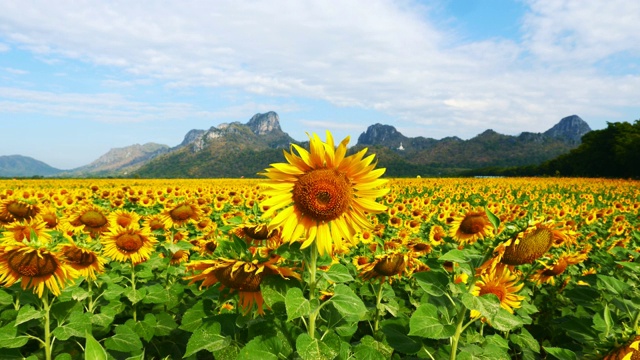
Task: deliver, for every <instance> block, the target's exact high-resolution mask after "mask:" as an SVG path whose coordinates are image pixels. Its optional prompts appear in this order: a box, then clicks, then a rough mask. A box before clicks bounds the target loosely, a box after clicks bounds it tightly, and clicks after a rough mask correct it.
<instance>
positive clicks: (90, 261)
mask: <svg viewBox="0 0 640 360" xmlns="http://www.w3.org/2000/svg"><path fill="white" fill-rule="evenodd" d="M58 253H59V254H60V258H61V259H62V260H64V262H66V263H67V264H69V266H71V267H72V268H74V269H75V270H77V271H78V273H79V274H80V275H81V276H84V277H86V278H88V279H91V280H96V273H98V274H102V273H103V272H104V264H105V263H106V262H107V260H106V259H105V258H104V257H102V256H100V254H98V253H97V252H96V251H94V250H93V249H91V248H90V247H88V246H78V244H76V243H75V242H74V241H73V240H70V243H69V244H60V245H58Z"/></svg>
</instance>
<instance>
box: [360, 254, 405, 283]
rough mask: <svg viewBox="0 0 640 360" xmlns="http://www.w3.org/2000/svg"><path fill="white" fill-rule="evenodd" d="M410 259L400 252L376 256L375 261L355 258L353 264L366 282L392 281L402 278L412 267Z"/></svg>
mask: <svg viewBox="0 0 640 360" xmlns="http://www.w3.org/2000/svg"><path fill="white" fill-rule="evenodd" d="M410 261H411V259H410V257H409V256H408V255H407V254H405V253H403V252H401V251H398V250H394V251H390V252H387V253H385V254H380V255H376V256H375V258H374V259H373V261H368V259H367V258H366V257H362V256H360V257H355V258H354V260H353V264H354V265H355V266H356V269H358V271H359V273H360V277H362V278H363V279H364V280H369V279H373V278H376V279H380V281H385V280H387V279H388V280H389V281H392V279H393V277H397V278H400V277H401V276H402V274H403V273H405V272H406V271H407V268H408V266H410V264H409V263H410Z"/></svg>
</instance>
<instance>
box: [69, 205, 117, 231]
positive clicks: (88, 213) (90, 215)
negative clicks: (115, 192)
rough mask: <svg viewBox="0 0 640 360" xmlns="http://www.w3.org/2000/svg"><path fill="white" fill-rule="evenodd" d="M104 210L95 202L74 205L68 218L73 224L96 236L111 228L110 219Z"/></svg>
mask: <svg viewBox="0 0 640 360" xmlns="http://www.w3.org/2000/svg"><path fill="white" fill-rule="evenodd" d="M104 212H105V211H104V210H103V209H101V208H99V207H98V206H96V205H93V204H87V205H81V206H77V207H73V208H72V210H71V211H70V213H69V214H68V216H67V219H68V221H69V223H70V224H71V225H73V226H74V227H77V228H81V229H83V230H84V231H86V232H88V233H89V234H91V236H92V237H94V238H95V237H97V236H98V235H100V234H102V233H104V232H106V231H107V230H108V229H109V220H108V219H107V216H106V215H105V214H104Z"/></svg>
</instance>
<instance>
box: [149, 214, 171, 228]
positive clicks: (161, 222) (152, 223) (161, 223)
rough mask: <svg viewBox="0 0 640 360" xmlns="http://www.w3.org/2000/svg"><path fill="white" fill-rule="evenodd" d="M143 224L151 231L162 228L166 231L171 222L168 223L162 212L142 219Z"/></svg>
mask: <svg viewBox="0 0 640 360" xmlns="http://www.w3.org/2000/svg"><path fill="white" fill-rule="evenodd" d="M142 226H144V227H147V228H149V229H150V230H151V231H156V230H160V231H162V232H164V231H165V230H166V229H168V228H169V227H170V226H171V224H170V223H169V224H167V223H166V222H165V219H164V218H163V217H162V215H160V214H154V215H147V216H145V217H144V219H143V220H142Z"/></svg>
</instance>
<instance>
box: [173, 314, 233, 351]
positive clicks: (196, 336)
mask: <svg viewBox="0 0 640 360" xmlns="http://www.w3.org/2000/svg"><path fill="white" fill-rule="evenodd" d="M230 343H231V339H229V338H227V337H224V336H222V335H220V324H219V323H216V322H211V323H207V324H203V325H202V326H201V327H199V328H197V329H196V330H195V331H194V332H193V334H191V337H189V341H188V342H187V350H186V353H185V354H184V357H189V356H191V355H193V354H195V353H197V352H198V351H201V350H207V351H210V352H213V351H216V350H220V349H223V348H224V347H226V346H228V345H229V344H230Z"/></svg>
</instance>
